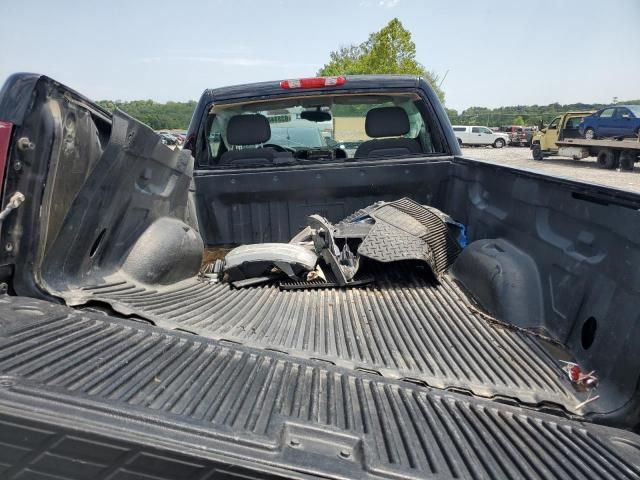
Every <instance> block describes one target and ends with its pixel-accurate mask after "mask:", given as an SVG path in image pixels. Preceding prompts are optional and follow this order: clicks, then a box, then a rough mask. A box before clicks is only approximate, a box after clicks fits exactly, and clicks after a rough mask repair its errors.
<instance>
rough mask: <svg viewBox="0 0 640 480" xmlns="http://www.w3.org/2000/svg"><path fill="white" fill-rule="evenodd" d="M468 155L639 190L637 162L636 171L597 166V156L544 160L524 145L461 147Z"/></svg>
mask: <svg viewBox="0 0 640 480" xmlns="http://www.w3.org/2000/svg"><path fill="white" fill-rule="evenodd" d="M462 155H463V156H465V157H467V158H477V159H478V160H485V161H488V162H494V163H498V164H501V165H509V166H512V167H520V168H526V169H529V170H537V171H539V172H541V173H545V174H547V175H554V176H557V177H565V178H571V179H572V180H580V181H584V182H591V183H598V184H600V185H606V186H608V187H613V188H617V189H620V190H628V191H632V192H636V193H640V166H639V164H637V163H636V166H635V168H634V170H633V172H620V171H616V170H603V169H601V168H598V166H597V164H596V161H595V158H593V157H589V158H586V159H584V160H572V159H571V158H565V157H551V158H547V159H545V160H542V161H541V162H536V161H534V160H533V159H532V158H531V151H530V150H529V149H528V148H525V147H505V148H502V149H497V148H491V147H468V148H463V149H462Z"/></svg>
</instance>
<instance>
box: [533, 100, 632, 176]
mask: <svg viewBox="0 0 640 480" xmlns="http://www.w3.org/2000/svg"><path fill="white" fill-rule="evenodd" d="M591 113H592V112H567V113H565V114H563V115H560V116H558V117H556V118H554V119H553V120H552V121H551V123H550V124H549V125H548V126H547V127H546V128H542V129H541V130H540V131H539V132H538V133H536V134H535V135H534V137H533V138H532V140H531V155H532V157H533V159H534V160H542V159H544V157H548V156H551V155H560V156H563V157H570V158H573V159H574V160H580V159H583V158H587V157H596V158H597V165H598V167H600V168H606V169H610V170H613V169H615V168H620V170H625V171H631V170H633V166H634V164H635V163H636V162H638V161H640V138H638V140H628V139H598V140H589V139H586V138H583V137H582V136H581V135H580V133H579V131H578V126H579V125H580V122H581V121H582V119H583V118H584V117H586V116H587V115H590V114H591Z"/></svg>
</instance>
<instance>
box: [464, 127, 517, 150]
mask: <svg viewBox="0 0 640 480" xmlns="http://www.w3.org/2000/svg"><path fill="white" fill-rule="evenodd" d="M453 131H454V132H455V134H456V138H457V139H458V143H459V144H460V146H462V145H492V146H493V147H494V148H502V147H504V146H505V145H506V144H507V143H508V142H509V135H508V134H506V133H501V132H493V131H492V130H491V129H490V128H488V127H482V126H478V125H469V126H464V125H453Z"/></svg>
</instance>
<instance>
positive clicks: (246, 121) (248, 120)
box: [218, 114, 275, 166]
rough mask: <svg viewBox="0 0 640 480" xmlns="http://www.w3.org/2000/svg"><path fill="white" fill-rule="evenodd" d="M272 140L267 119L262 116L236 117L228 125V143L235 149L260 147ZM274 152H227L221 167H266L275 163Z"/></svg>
mask: <svg viewBox="0 0 640 480" xmlns="http://www.w3.org/2000/svg"><path fill="white" fill-rule="evenodd" d="M269 138H271V127H270V126H269V120H267V117H265V116H264V115H260V114H251V115H236V116H234V117H231V118H230V119H229V123H228V124H227V143H228V144H229V145H230V146H234V147H238V146H239V147H244V146H248V145H251V146H254V145H260V144H261V143H264V142H266V141H267V140H269ZM274 153H275V152H274V151H273V150H271V149H270V148H241V149H232V150H229V151H228V152H225V153H223V154H222V156H221V157H220V162H218V164H219V165H238V166H242V165H245V166H253V165H255V166H264V165H271V164H272V163H273V158H274Z"/></svg>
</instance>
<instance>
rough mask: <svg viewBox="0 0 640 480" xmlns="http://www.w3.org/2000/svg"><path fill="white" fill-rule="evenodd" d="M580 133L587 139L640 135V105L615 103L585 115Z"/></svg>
mask: <svg viewBox="0 0 640 480" xmlns="http://www.w3.org/2000/svg"><path fill="white" fill-rule="evenodd" d="M579 130H580V134H581V135H582V136H584V138H586V139H588V140H592V139H595V138H602V137H633V136H638V135H640V105H616V106H612V107H607V108H603V109H601V110H598V111H597V112H596V113H594V114H592V115H589V116H588V117H585V118H584V120H583V121H582V122H581V123H580V126H579Z"/></svg>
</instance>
